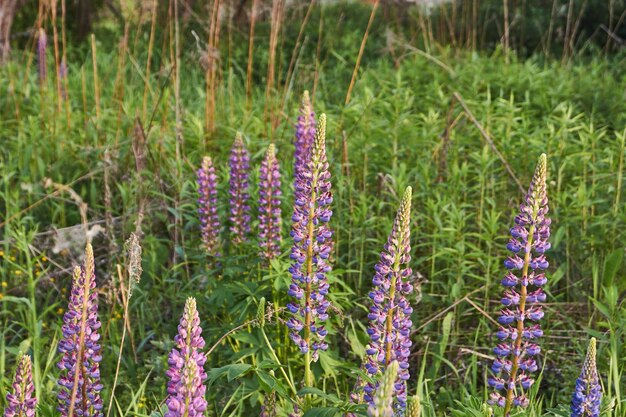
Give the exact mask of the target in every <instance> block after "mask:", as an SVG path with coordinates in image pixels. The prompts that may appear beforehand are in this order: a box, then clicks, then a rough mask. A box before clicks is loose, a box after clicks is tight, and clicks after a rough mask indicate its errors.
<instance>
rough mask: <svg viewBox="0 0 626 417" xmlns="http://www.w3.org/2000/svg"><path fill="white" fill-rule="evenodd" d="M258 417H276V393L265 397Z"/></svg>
mask: <svg viewBox="0 0 626 417" xmlns="http://www.w3.org/2000/svg"><path fill="white" fill-rule="evenodd" d="M259 417H276V391H272V392H270V393H269V394H266V395H265V400H264V401H263V405H262V406H261V413H260V414H259Z"/></svg>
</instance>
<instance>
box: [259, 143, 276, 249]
mask: <svg viewBox="0 0 626 417" xmlns="http://www.w3.org/2000/svg"><path fill="white" fill-rule="evenodd" d="M280 196H281V191H280V170H279V166H278V160H277V159H276V151H275V148H274V145H273V144H271V145H270V146H269V147H268V148H267V152H266V153H265V159H264V160H263V162H261V168H260V169H259V245H260V246H261V255H262V256H263V257H264V258H265V259H272V258H274V257H276V256H278V255H279V254H280V242H281V240H282V236H281V210H280Z"/></svg>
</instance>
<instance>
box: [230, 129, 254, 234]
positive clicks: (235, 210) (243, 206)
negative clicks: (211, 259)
mask: <svg viewBox="0 0 626 417" xmlns="http://www.w3.org/2000/svg"><path fill="white" fill-rule="evenodd" d="M229 165H230V181H229V183H230V191H229V193H230V232H231V241H232V242H233V244H235V245H238V244H240V243H243V242H245V241H246V240H247V239H246V235H247V234H248V233H250V206H249V205H248V200H249V198H250V195H249V194H248V175H249V170H250V156H249V155H248V150H247V149H246V146H245V145H244V143H243V137H242V136H241V133H239V132H237V136H235V142H234V143H233V147H232V149H231V151H230V161H229Z"/></svg>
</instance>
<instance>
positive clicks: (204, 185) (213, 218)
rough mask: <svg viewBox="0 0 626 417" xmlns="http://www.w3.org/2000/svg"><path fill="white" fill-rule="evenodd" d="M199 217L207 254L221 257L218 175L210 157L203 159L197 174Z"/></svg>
mask: <svg viewBox="0 0 626 417" xmlns="http://www.w3.org/2000/svg"><path fill="white" fill-rule="evenodd" d="M197 181H198V195H199V196H198V215H199V217H200V232H201V234H202V243H203V245H204V249H205V250H206V252H207V254H208V255H209V256H212V257H219V256H220V252H219V246H220V245H219V235H220V220H219V218H218V216H217V175H215V168H214V167H213V161H212V160H211V157H210V156H205V157H204V158H203V159H202V166H201V167H200V168H199V169H198V172H197Z"/></svg>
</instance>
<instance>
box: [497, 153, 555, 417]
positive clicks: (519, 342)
mask: <svg viewBox="0 0 626 417" xmlns="http://www.w3.org/2000/svg"><path fill="white" fill-rule="evenodd" d="M546 169H547V160H546V156H545V154H542V155H541V157H540V158H539V162H538V164H537V168H536V170H535V174H534V176H533V179H532V181H531V184H530V188H529V190H528V193H527V194H526V197H525V199H524V202H523V203H522V204H521V205H520V214H518V215H517V216H516V217H515V226H513V228H512V229H511V240H510V241H509V243H508V245H507V248H508V249H509V250H510V251H511V252H512V253H513V254H512V255H511V256H510V257H509V258H508V259H507V260H506V261H505V262H504V265H505V266H506V268H507V269H508V270H509V271H508V272H507V273H506V275H505V277H504V279H503V280H502V285H503V286H504V287H505V288H506V290H505V291H504V295H503V297H502V298H501V300H500V301H501V303H502V305H503V306H504V307H503V308H502V309H501V310H500V316H499V317H498V322H499V323H500V324H501V327H500V329H499V330H498V331H497V333H496V337H497V338H498V340H499V343H498V345H497V346H496V347H495V349H494V350H493V352H494V353H495V354H496V355H497V356H498V357H497V359H496V360H495V361H494V362H493V364H492V366H491V370H492V372H493V374H494V375H493V376H491V377H490V378H489V380H488V382H489V385H490V386H491V387H492V388H494V390H495V392H493V393H492V394H491V398H490V401H489V402H490V403H491V404H496V405H499V406H501V407H504V415H505V416H508V415H509V414H510V411H511V408H512V407H513V406H520V407H526V406H528V397H527V396H526V394H525V391H527V390H529V389H530V387H531V386H532V385H533V383H534V382H535V381H534V380H533V379H532V378H531V377H530V374H531V373H533V372H535V371H536V370H537V369H538V366H537V361H536V359H535V356H537V355H538V354H539V353H540V352H541V349H540V348H539V345H538V344H537V343H535V340H536V339H537V338H539V337H541V336H543V331H542V330H541V327H540V326H539V323H537V322H538V321H539V320H541V318H542V317H543V310H542V308H541V303H543V302H544V301H545V300H546V295H545V293H544V292H543V289H542V288H541V287H542V286H543V285H544V284H545V283H546V278H545V274H544V273H543V270H545V269H546V268H547V267H548V261H547V260H546V258H545V255H544V252H545V251H546V250H548V249H550V243H549V242H548V238H549V237H550V219H549V218H548V217H547V216H546V215H547V213H548V197H547V193H546V176H547V174H546ZM517 271H519V272H517ZM529 285H530V286H532V287H534V289H533V288H529ZM529 322H530V323H529ZM498 391H504V395H502V394H501V393H499V392H498Z"/></svg>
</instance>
